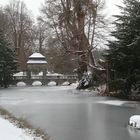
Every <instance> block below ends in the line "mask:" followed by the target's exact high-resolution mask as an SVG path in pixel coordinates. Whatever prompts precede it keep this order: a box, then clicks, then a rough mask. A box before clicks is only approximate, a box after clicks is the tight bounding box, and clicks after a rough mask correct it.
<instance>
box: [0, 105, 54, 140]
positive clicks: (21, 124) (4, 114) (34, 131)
mask: <svg viewBox="0 0 140 140" xmlns="http://www.w3.org/2000/svg"><path fill="white" fill-rule="evenodd" d="M0 117H1V118H3V119H5V120H8V121H9V123H12V124H13V125H15V126H16V127H17V128H20V129H23V130H25V132H27V133H29V134H31V135H32V136H35V137H37V138H41V139H42V140H53V139H52V138H51V137H50V136H49V135H48V134H47V133H46V132H44V131H43V130H42V129H41V128H34V127H33V126H32V125H31V124H30V123H29V122H28V121H27V120H25V119H23V118H19V119H18V118H16V117H15V116H14V115H12V114H11V113H10V112H8V111H7V110H6V109H4V108H2V107H1V106H0Z"/></svg>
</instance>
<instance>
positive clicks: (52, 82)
mask: <svg viewBox="0 0 140 140" xmlns="http://www.w3.org/2000/svg"><path fill="white" fill-rule="evenodd" d="M56 85H57V83H56V82H55V81H51V82H49V83H48V86H56Z"/></svg>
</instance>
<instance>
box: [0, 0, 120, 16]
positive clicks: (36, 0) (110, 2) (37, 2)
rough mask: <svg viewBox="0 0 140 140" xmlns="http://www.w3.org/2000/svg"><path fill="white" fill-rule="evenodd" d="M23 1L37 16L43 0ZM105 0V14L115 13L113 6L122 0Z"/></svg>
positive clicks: (0, 2)
mask: <svg viewBox="0 0 140 140" xmlns="http://www.w3.org/2000/svg"><path fill="white" fill-rule="evenodd" d="M9 1H11V0H0V5H6V4H7V3H8V2H9ZM22 1H24V2H25V4H26V6H27V8H28V10H29V11H32V13H33V15H34V16H35V17H37V16H38V15H39V8H40V6H41V3H43V2H44V0H22ZM105 1H106V8H107V12H106V13H107V14H108V15H113V14H117V13H118V12H119V9H118V8H117V7H116V6H115V5H116V4H117V5H121V4H122V0H105Z"/></svg>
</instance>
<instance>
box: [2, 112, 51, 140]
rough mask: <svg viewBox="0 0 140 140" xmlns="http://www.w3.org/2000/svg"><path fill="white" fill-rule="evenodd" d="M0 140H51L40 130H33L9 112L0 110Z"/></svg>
mask: <svg viewBox="0 0 140 140" xmlns="http://www.w3.org/2000/svg"><path fill="white" fill-rule="evenodd" d="M0 139H1V140H52V139H51V138H50V137H49V136H48V135H47V134H45V133H44V132H43V131H42V130H39V129H33V128H32V127H31V125H30V124H28V123H27V122H26V121H23V120H17V119H16V118H15V117H14V116H12V115H11V114H10V113H9V112H7V111H6V110H4V109H0Z"/></svg>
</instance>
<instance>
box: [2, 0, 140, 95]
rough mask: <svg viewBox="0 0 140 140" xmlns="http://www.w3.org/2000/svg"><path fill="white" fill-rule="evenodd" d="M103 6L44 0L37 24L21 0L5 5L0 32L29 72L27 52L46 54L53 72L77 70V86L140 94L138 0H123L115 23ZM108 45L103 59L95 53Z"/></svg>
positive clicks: (97, 0) (92, 0)
mask: <svg viewBox="0 0 140 140" xmlns="http://www.w3.org/2000/svg"><path fill="white" fill-rule="evenodd" d="M104 4H105V2H104V1H103V0H55V1H54V0H45V1H44V4H43V5H42V6H41V10H40V16H39V17H37V19H36V21H37V22H34V20H33V19H32V16H31V15H30V13H29V11H28V9H27V8H26V5H25V4H24V3H23V2H21V1H12V3H10V4H8V5H6V6H5V7H2V8H1V9H0V20H1V22H0V29H1V30H0V31H1V33H2V34H3V35H4V37H5V38H6V40H7V42H9V44H10V45H9V47H10V49H12V50H13V51H14V53H15V54H16V55H15V56H16V59H17V64H18V69H19V70H22V71H24V70H26V69H27V65H26V62H27V59H28V56H29V55H30V54H31V53H32V52H34V51H39V52H40V53H42V54H44V55H45V56H46V58H47V61H48V69H49V71H52V72H59V73H61V72H62V73H73V72H75V73H77V74H78V78H79V88H88V87H91V86H92V87H93V86H99V85H101V84H105V85H106V90H105V91H104V92H105V93H107V94H110V93H113V94H114V93H115V95H116V94H119V95H120V94H121V95H124V96H130V95H133V94H135V95H137V94H139V92H140V45H139V43H140V26H139V25H140V1H139V0H123V4H124V5H123V6H118V7H119V8H120V10H121V14H119V15H116V16H115V21H114V22H113V23H112V24H109V22H108V20H107V19H106V16H105V14H104V11H103V10H104ZM112 25H113V28H111V33H110V26H112ZM109 33H110V34H111V35H109ZM110 36H111V37H110ZM104 46H107V47H106V48H107V49H106V50H104V49H103V51H101V52H102V56H101V57H100V58H103V59H104V60H103V61H102V60H101V59H100V58H99V55H97V54H98V52H99V48H102V47H103V48H104ZM100 50H101V49H100Z"/></svg>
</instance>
